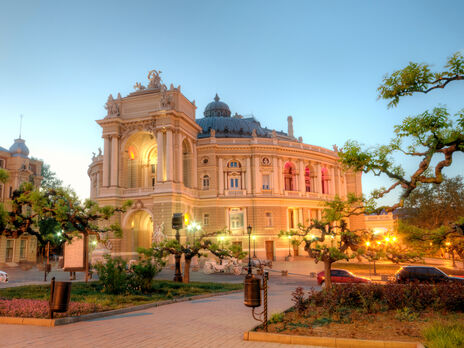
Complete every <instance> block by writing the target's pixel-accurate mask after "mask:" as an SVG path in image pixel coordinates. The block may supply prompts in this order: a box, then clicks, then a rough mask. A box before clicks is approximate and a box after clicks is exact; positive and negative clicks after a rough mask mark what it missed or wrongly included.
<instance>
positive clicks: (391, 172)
mask: <svg viewBox="0 0 464 348" xmlns="http://www.w3.org/2000/svg"><path fill="white" fill-rule="evenodd" d="M463 79H464V57H463V56H462V54H461V53H456V54H454V55H453V56H451V57H450V58H448V61H447V63H446V64H445V66H444V69H443V70H441V71H438V72H432V71H431V68H430V65H428V64H418V63H409V65H408V66H407V67H405V68H404V69H401V70H398V71H395V72H394V73H392V74H391V75H387V76H386V77H385V78H384V80H383V84H382V85H381V86H380V87H379V88H378V92H379V98H380V99H386V100H388V101H389V104H388V106H389V107H394V106H397V105H398V103H399V100H400V99H401V98H402V97H404V96H410V95H413V94H415V93H429V92H431V91H433V90H436V89H443V88H445V87H446V86H447V85H448V84H449V83H451V82H453V81H458V80H463ZM394 131H395V137H394V138H393V139H392V140H391V142H390V143H389V144H387V145H381V146H377V147H371V148H365V147H363V146H361V145H360V144H359V143H358V142H356V141H353V140H350V141H348V142H346V143H345V145H344V146H343V148H342V149H341V152H340V153H339V156H340V159H341V162H342V163H343V164H344V165H345V166H346V167H348V168H351V169H354V170H356V171H362V172H364V173H373V174H374V175H381V174H383V175H386V176H387V177H388V178H389V179H390V180H391V181H392V184H391V186H390V187H387V188H385V187H383V188H381V189H379V190H376V191H374V192H373V197H374V198H380V197H383V196H385V195H386V194H388V193H390V192H392V191H393V190H394V189H396V188H400V189H401V190H402V192H401V195H400V198H399V202H398V203H396V204H394V205H392V206H390V207H381V208H379V209H385V210H387V211H392V210H394V209H396V208H398V207H402V206H403V205H404V201H405V200H406V198H408V197H409V195H410V194H411V193H412V192H413V191H414V190H415V189H416V188H417V187H418V186H420V185H421V184H423V183H435V184H440V183H442V182H443V180H444V177H443V174H442V171H443V169H444V168H446V167H449V166H451V165H452V163H453V157H454V155H455V154H456V153H459V152H461V153H462V152H464V109H463V110H461V111H459V112H457V113H455V114H454V115H451V114H450V113H449V112H448V110H447V109H446V108H444V107H435V108H434V109H432V110H430V111H424V112H423V113H421V114H419V115H415V116H409V117H406V118H405V119H404V120H403V122H402V123H401V124H400V125H397V126H395V128H394ZM397 153H400V154H403V155H405V156H407V157H408V158H410V159H418V161H419V163H418V167H417V169H416V170H415V171H414V172H413V173H412V174H411V175H407V174H406V171H405V170H404V169H403V167H402V166H401V165H400V164H396V163H395V161H394V159H393V155H394V154H397Z"/></svg>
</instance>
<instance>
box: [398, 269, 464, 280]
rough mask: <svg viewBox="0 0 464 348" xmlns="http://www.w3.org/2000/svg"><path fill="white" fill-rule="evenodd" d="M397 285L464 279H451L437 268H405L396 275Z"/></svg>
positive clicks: (459, 278)
mask: <svg viewBox="0 0 464 348" xmlns="http://www.w3.org/2000/svg"><path fill="white" fill-rule="evenodd" d="M395 280H396V282H397V283H411V282H419V283H445V282H462V283H463V284H464V278H461V277H451V276H449V275H447V274H446V273H445V272H443V271H441V270H439V269H438V268H436V267H430V266H403V267H401V268H400V269H399V270H398V271H397V272H396V274H395Z"/></svg>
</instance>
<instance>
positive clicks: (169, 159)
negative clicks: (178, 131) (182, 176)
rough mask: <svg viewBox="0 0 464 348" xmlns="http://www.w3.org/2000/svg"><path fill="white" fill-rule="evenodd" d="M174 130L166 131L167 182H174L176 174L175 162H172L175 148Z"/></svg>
mask: <svg viewBox="0 0 464 348" xmlns="http://www.w3.org/2000/svg"><path fill="white" fill-rule="evenodd" d="M172 144H173V143H172V130H170V129H168V130H167V131H166V149H165V152H166V180H167V181H173V176H174V175H173V174H174V170H173V166H174V162H173V160H172V157H173V156H172V155H173V153H174V148H173V146H172Z"/></svg>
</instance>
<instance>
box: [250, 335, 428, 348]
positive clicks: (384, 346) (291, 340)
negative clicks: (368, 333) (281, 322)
mask: <svg viewBox="0 0 464 348" xmlns="http://www.w3.org/2000/svg"><path fill="white" fill-rule="evenodd" d="M243 340H244V341H255V342H272V343H283V344H299V345H312V346H321V347H336V348H363V347H365V348H368V347H369V348H424V346H423V345H422V343H419V342H400V341H378V340H361V339H354V338H337V337H317V336H298V335H283V334H274V333H267V332H256V331H247V332H245V333H244V335H243Z"/></svg>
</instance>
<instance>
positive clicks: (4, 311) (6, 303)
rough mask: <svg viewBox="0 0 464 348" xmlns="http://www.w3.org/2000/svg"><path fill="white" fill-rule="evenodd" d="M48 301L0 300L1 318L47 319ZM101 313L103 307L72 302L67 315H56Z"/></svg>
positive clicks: (66, 314) (61, 314)
mask: <svg viewBox="0 0 464 348" xmlns="http://www.w3.org/2000/svg"><path fill="white" fill-rule="evenodd" d="M48 308H49V307H48V301H46V300H31V299H23V298H20V299H0V316H1V317H17V318H42V319H46V318H48V316H49V313H48ZM99 311H101V306H99V305H96V304H93V303H85V302H70V303H69V310H68V312H66V313H56V314H54V316H55V317H57V318H60V317H66V316H78V315H82V314H88V313H94V312H99Z"/></svg>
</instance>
